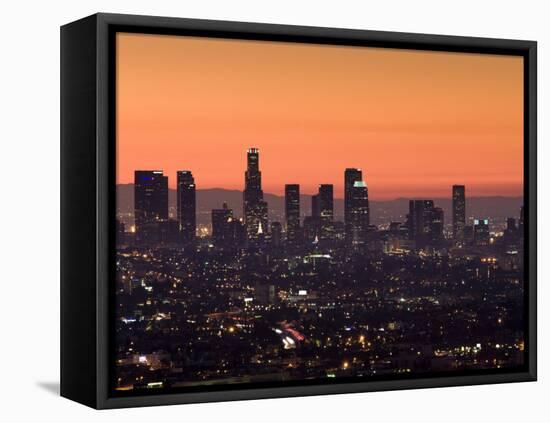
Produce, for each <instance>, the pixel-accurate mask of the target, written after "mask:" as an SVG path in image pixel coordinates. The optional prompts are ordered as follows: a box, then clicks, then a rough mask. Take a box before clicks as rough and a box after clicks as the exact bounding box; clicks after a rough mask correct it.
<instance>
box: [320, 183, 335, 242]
mask: <svg viewBox="0 0 550 423" xmlns="http://www.w3.org/2000/svg"><path fill="white" fill-rule="evenodd" d="M317 199H318V200H317V201H318V207H319V223H320V231H319V232H320V235H321V239H332V238H333V236H334V186H333V185H332V184H321V185H319V193H318V194H317Z"/></svg>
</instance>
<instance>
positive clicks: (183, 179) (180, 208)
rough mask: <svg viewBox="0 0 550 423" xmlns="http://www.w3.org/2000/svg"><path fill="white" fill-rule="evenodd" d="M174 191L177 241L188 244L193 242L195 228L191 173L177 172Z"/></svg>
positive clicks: (185, 171) (193, 181)
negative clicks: (177, 231) (177, 230)
mask: <svg viewBox="0 0 550 423" xmlns="http://www.w3.org/2000/svg"><path fill="white" fill-rule="evenodd" d="M176 191H177V193H176V196H177V198H176V208H177V217H178V228H179V239H180V241H181V242H182V243H183V244H188V243H191V242H193V241H194V240H195V234H196V228H197V216H196V187H195V178H193V173H192V172H191V171H189V170H180V171H178V172H177V186H176Z"/></svg>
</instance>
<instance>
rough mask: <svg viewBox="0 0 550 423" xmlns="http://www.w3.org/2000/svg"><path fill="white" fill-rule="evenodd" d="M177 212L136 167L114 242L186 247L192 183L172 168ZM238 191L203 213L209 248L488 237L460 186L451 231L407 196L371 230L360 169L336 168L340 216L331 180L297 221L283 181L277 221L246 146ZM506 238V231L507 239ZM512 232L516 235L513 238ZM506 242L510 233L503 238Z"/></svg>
mask: <svg viewBox="0 0 550 423" xmlns="http://www.w3.org/2000/svg"><path fill="white" fill-rule="evenodd" d="M176 178H177V183H176V192H177V201H176V203H177V204H176V209H177V216H176V218H175V219H171V218H169V215H168V176H166V175H164V174H163V172H162V171H159V170H152V171H150V170H136V171H135V180H134V202H135V207H134V219H135V226H134V227H135V231H133V233H131V232H130V231H126V228H125V227H124V225H123V224H122V223H121V222H117V228H118V239H119V243H129V244H134V245H152V246H155V245H173V244H176V245H183V246H186V245H193V244H194V242H195V241H196V237H197V216H196V208H197V205H196V184H195V178H194V177H193V174H192V172H191V171H189V170H182V171H178V172H177V175H176ZM244 179H245V181H244V182H245V183H244V190H243V215H242V217H239V216H236V214H235V212H234V211H233V210H232V209H231V208H229V207H228V206H227V204H226V203H224V204H223V206H222V208H220V209H214V210H212V211H211V228H212V229H211V233H210V234H211V240H212V242H213V243H214V245H216V246H217V247H222V248H241V247H246V246H252V247H262V246H264V247H265V246H266V245H269V246H271V247H275V248H279V247H281V246H282V245H284V246H285V247H286V248H287V249H292V248H294V249H297V248H301V247H304V246H306V247H307V246H310V245H312V244H319V243H320V244H324V245H332V246H334V245H340V246H342V245H343V246H345V247H346V248H348V249H351V250H357V249H370V250H376V249H381V250H383V251H386V252H388V251H403V250H422V249H430V248H431V249H444V248H451V247H468V246H473V247H484V246H488V245H489V244H490V243H491V242H492V241H491V232H490V224H489V219H488V218H486V217H484V218H474V219H472V220H471V222H468V220H467V218H466V193H465V191H466V190H465V186H464V185H453V187H452V233H448V231H447V233H446V230H445V216H444V211H443V209H442V208H441V207H438V206H437V205H436V204H435V203H434V201H433V200H429V199H426V200H410V201H409V210H408V214H407V217H406V221H405V222H389V224H388V226H387V228H384V230H379V228H377V226H375V225H371V212H370V207H369V191H368V187H367V184H366V183H365V180H364V178H363V172H362V170H361V169H357V168H348V169H346V170H345V172H344V221H343V222H341V221H337V220H335V215H334V186H333V185H332V184H321V185H319V190H318V192H317V193H316V194H315V195H313V196H311V205H310V212H309V213H308V214H307V215H305V217H304V218H303V219H302V216H303V215H304V214H305V213H303V210H302V207H303V205H302V204H301V203H302V198H303V197H301V195H300V185H299V184H287V185H285V218H284V222H278V221H272V222H269V219H268V207H269V205H268V203H267V202H266V201H265V199H264V193H263V190H262V173H261V171H260V153H259V150H258V149H257V148H250V149H249V150H248V151H247V168H246V171H245V178H244ZM522 225H523V208H522V211H521V217H520V219H519V222H516V220H515V219H514V218H510V219H509V220H508V226H509V227H508V228H507V232H508V233H509V234H511V233H514V232H515V233H517V234H520V233H522V231H523V227H522ZM509 238H510V237H509ZM516 238H519V237H516ZM508 240H510V239H508Z"/></svg>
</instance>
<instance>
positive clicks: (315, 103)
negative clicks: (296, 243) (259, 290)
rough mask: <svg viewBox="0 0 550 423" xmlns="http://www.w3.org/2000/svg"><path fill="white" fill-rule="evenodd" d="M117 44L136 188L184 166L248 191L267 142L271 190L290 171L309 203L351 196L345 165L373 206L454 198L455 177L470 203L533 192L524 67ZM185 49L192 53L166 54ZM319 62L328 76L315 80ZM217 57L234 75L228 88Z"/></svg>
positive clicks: (124, 39) (374, 52) (393, 54)
mask: <svg viewBox="0 0 550 423" xmlns="http://www.w3.org/2000/svg"><path fill="white" fill-rule="evenodd" d="M118 37H119V39H118V45H119V48H118V49H117V52H118V57H117V60H118V69H119V83H118V84H117V89H118V91H117V105H118V111H117V131H118V132H117V148H118V151H117V157H118V163H117V172H118V173H117V183H130V182H131V181H132V178H133V176H132V175H133V174H132V172H133V170H135V169H154V168H158V167H162V168H163V170H164V171H165V172H166V173H167V174H170V175H172V174H174V173H175V171H176V170H179V169H181V168H182V167H183V168H184V169H193V170H194V176H195V178H196V179H197V181H200V182H201V187H202V188H205V189H208V188H225V189H240V188H241V186H242V179H241V176H240V173H239V169H240V167H241V165H242V159H241V157H240V155H241V154H242V152H244V151H246V148H247V147H248V146H249V145H255V146H257V147H258V148H260V149H261V150H262V151H263V152H264V153H265V156H266V159H265V160H264V162H263V169H262V172H263V175H264V179H265V180H266V181H269V182H267V183H266V184H264V187H263V189H264V191H265V192H266V193H273V194H276V195H283V194H284V184H285V181H283V180H282V177H283V175H285V177H286V178H288V180H291V181H292V182H294V183H298V184H300V187H301V192H302V193H304V194H312V193H314V192H315V191H316V189H317V185H318V184H319V183H333V184H334V187H335V197H336V198H343V196H344V195H343V192H344V187H343V186H342V185H341V184H340V183H339V180H340V177H339V172H337V170H336V169H340V168H346V167H356V168H361V169H367V170H368V171H367V173H366V175H365V176H366V177H367V178H368V180H369V181H370V184H369V185H371V186H372V188H371V190H370V192H369V195H370V198H371V199H374V200H378V199H379V200H385V199H391V198H397V197H430V198H437V197H443V196H446V193H447V187H448V186H449V185H452V184H454V183H457V182H458V183H461V184H465V185H468V187H469V195H470V196H488V195H503V196H516V195H521V193H522V188H523V152H522V145H523V144H522V142H523V132H522V127H523V126H522V125H523V103H522V101H521V97H522V94H523V91H522V90H523V85H522V77H523V71H522V62H521V59H519V58H513V57H505V56H496V55H480V54H463V53H460V54H459V53H443V52H419V51H416V52H413V51H407V50H382V49H374V48H356V47H345V48H341V47H339V48H338V49H331V48H330V47H328V46H316V45H290V46H289V45H282V44H284V43H268V42H259V41H258V42H253V41H233V40H214V39H208V38H203V39H196V38H192V37H168V36H147V35H131V34H119V35H118ZM178 49H185V51H186V55H183V56H180V55H177V54H176V55H173V54H171V55H170V56H169V55H168V53H173V52H174V51H178ZM205 51H206V52H208V54H205V53H204V52H205ZM201 52H202V53H201ZM215 52H216V54H214V53H215ZM285 52H288V53H285ZM210 53H212V54H210ZM201 54H202V55H203V56H205V57H204V60H202V59H203V57H202V56H201ZM289 55H291V56H292V57H293V58H294V59H295V60H292V61H291V60H289V57H290V56H289ZM252 57H258V58H259V60H257V63H254V62H252V61H251V58H252ZM148 58H149V59H150V60H148ZM199 59H200V60H199ZM319 61H323V63H325V64H326V65H325V66H326V67H324V68H323V72H321V74H320V75H312V73H313V70H312V69H311V63H319ZM352 61H353V63H354V65H353V66H352V67H350V68H349V69H347V70H346V66H345V63H348V62H350V63H351V62H352ZM218 62H219V63H222V62H223V63H224V64H226V66H229V67H230V68H231V69H233V70H234V72H231V73H230V74H226V75H225V76H224V78H222V80H220V78H218V77H217V76H216V75H217V74H216V73H215V70H216V69H218V68H219V63H218ZM190 63H191V64H192V65H193V66H189V64H190ZM333 63H334V65H333ZM426 69H432V72H431V73H430V72H426ZM473 69H475V72H476V78H475V79H472V72H473ZM440 73H441V74H443V75H447V76H448V78H449V79H443V78H438V77H434V75H439V74H440ZM306 74H307V75H312V76H311V78H309V77H308V78H307V80H306V79H304V78H303V75H306ZM148 75H149V76H148ZM152 75H154V78H152V77H151V76H152ZM386 75H390V76H387V78H388V79H387V81H386V83H384V81H385V78H386ZM390 82H391V83H390ZM298 86H299V87H300V89H298ZM199 87H200V89H199ZM295 92H296V93H298V92H299V93H300V94H299V95H298V94H296V93H295ZM403 92H407V93H408V95H407V96H406V97H403V96H402V93H403ZM321 93H322V96H320V95H321ZM449 98H452V99H453V101H451V102H449V101H448V99H449ZM268 99H269V100H268ZM323 99H324V100H323ZM327 99H330V101H327ZM260 103H261V104H260ZM145 111H146V114H144V113H145ZM151 142H154V144H155V149H149V148H148V146H149V145H150V143H151ZM220 147H221V148H223V150H224V154H223V155H219V148H220ZM336 148H337V149H338V154H335V153H336V150H335V149H336ZM306 155H307V158H306ZM281 166H283V167H284V169H283V171H281ZM221 176H223V180H224V184H223V186H220V184H219V180H220V177H221ZM171 179H172V178H171ZM169 184H170V188H175V181H174V180H173V179H172V180H171V181H170V182H169ZM419 188H422V192H419V191H418V189H419Z"/></svg>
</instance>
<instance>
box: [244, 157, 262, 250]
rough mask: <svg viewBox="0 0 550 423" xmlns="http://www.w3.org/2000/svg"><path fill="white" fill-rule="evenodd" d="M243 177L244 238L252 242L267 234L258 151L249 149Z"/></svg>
mask: <svg viewBox="0 0 550 423" xmlns="http://www.w3.org/2000/svg"><path fill="white" fill-rule="evenodd" d="M246 158H247V160H246V172H245V177H244V192H243V214H244V224H245V228H246V238H247V240H249V241H254V240H257V239H258V238H260V236H261V235H262V234H264V233H266V232H267V229H268V228H267V203H266V202H265V201H264V193H263V191H262V173H261V172H260V150H259V149H257V148H249V149H248V151H247V155H246Z"/></svg>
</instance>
